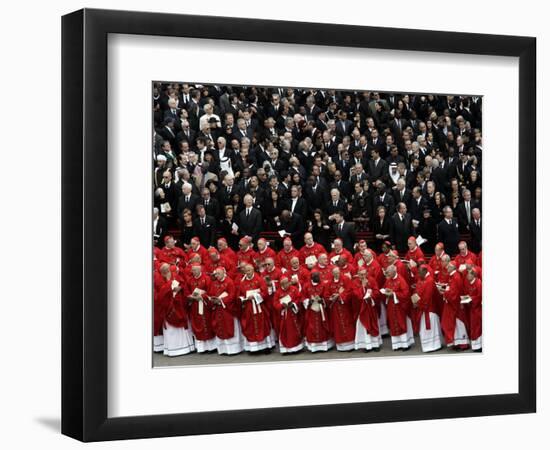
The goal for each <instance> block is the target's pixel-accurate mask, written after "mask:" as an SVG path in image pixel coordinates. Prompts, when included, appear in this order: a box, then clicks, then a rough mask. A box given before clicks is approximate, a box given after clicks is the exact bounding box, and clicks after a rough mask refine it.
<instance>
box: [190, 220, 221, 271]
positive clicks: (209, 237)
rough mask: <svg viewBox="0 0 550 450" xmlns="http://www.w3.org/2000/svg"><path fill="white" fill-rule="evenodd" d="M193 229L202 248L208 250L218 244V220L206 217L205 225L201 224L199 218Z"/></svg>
mask: <svg viewBox="0 0 550 450" xmlns="http://www.w3.org/2000/svg"><path fill="white" fill-rule="evenodd" d="M193 229H194V230H193V231H194V232H195V236H197V237H198V238H199V240H200V241H201V245H202V246H204V247H206V248H208V247H210V246H212V245H214V244H215V243H216V220H215V219H214V217H212V216H205V218H204V224H201V220H200V218H198V217H197V218H196V219H195V220H194V221H193ZM203 262H204V261H203Z"/></svg>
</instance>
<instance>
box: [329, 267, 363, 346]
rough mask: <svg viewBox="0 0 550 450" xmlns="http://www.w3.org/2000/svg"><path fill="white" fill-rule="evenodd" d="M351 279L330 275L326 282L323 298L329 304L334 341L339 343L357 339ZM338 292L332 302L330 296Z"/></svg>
mask: <svg viewBox="0 0 550 450" xmlns="http://www.w3.org/2000/svg"><path fill="white" fill-rule="evenodd" d="M351 284H352V283H351V280H350V279H349V278H347V277H344V276H340V278H339V279H338V280H335V279H334V277H332V276H331V277H330V279H329V281H328V282H327V283H326V284H325V290H324V293H323V298H324V299H325V300H326V301H327V303H328V305H329V320H330V325H331V330H332V332H333V335H334V341H335V342H336V343H337V344H343V343H346V342H352V341H354V340H355V322H354V320H353V312H352V309H351V299H352V294H353V292H352V291H353V290H352V286H351ZM333 294H338V298H337V299H336V300H335V301H333V302H331V301H330V300H329V298H330V297H331V296H332V295H333Z"/></svg>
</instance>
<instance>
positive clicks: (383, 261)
mask: <svg viewBox="0 0 550 450" xmlns="http://www.w3.org/2000/svg"><path fill="white" fill-rule="evenodd" d="M388 253H389V252H388ZM388 253H384V252H382V253H380V254H379V255H378V258H377V259H378V263H379V264H380V267H381V268H382V269H387V268H388V266H389V265H390V262H389V261H388Z"/></svg>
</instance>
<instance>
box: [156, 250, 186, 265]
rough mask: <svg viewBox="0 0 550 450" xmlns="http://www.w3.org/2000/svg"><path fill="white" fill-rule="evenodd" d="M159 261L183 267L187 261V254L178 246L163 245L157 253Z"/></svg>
mask: <svg viewBox="0 0 550 450" xmlns="http://www.w3.org/2000/svg"><path fill="white" fill-rule="evenodd" d="M159 261H160V262H161V263H168V264H170V265H173V266H177V267H181V268H183V267H185V264H186V263H187V255H186V254H185V252H184V251H183V250H182V249H181V248H179V247H174V248H168V247H163V248H162V249H161V251H160V254H159Z"/></svg>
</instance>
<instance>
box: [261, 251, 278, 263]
mask: <svg viewBox="0 0 550 450" xmlns="http://www.w3.org/2000/svg"><path fill="white" fill-rule="evenodd" d="M257 255H258V260H257V261H258V265H261V264H264V263H265V260H266V259H267V258H273V261H275V262H277V253H275V250H273V249H272V248H271V247H266V248H265V249H264V251H263V252H260V251H258V252H257Z"/></svg>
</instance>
